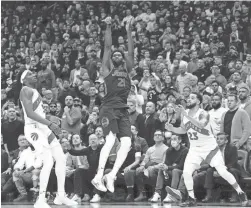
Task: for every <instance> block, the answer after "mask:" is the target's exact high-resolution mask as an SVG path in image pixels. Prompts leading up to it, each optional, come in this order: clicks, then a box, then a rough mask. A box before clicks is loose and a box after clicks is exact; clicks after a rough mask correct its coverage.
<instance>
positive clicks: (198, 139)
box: [166, 93, 248, 206]
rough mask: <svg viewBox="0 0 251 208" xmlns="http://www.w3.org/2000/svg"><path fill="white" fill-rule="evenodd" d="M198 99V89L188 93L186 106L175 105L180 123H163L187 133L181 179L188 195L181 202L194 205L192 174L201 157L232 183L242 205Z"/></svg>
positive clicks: (237, 187) (200, 99)
mask: <svg viewBox="0 0 251 208" xmlns="http://www.w3.org/2000/svg"><path fill="white" fill-rule="evenodd" d="M201 102H202V96H201V95H200V94H199V93H191V94H190V96H189V98H188V102H187V108H188V110H185V109H184V108H183V106H179V107H180V110H181V115H182V117H183V119H182V120H183V122H182V124H181V126H180V127H179V128H175V127H173V126H172V124H169V123H167V124H166V129H167V130H169V131H172V132H174V133H176V134H185V133H187V135H188V138H189V141H190V149H189V152H188V154H187V157H186V160H185V164H184V170H183V177H184V182H185V185H186V188H187V191H188V195H189V197H188V200H187V201H186V202H184V203H183V204H181V206H195V205H196V200H195V197H194V191H193V177H192V175H193V173H194V171H195V170H197V169H199V168H200V164H201V162H202V161H203V160H205V161H206V162H207V163H208V164H209V165H210V166H211V167H214V168H215V169H216V170H217V172H218V174H219V175H220V176H221V177H222V178H224V179H225V180H226V181H227V182H228V183H229V184H231V185H232V186H233V188H234V189H235V190H236V191H237V193H238V195H239V198H240V200H241V201H242V205H243V206H246V205H247V203H248V200H247V196H246V194H245V193H244V192H243V191H242V189H241V188H240V186H239V184H238V183H237V182H236V180H235V178H234V176H233V175H232V174H231V173H229V172H228V171H227V168H226V166H225V163H224V159H223V156H222V153H221V152H220V150H219V147H218V145H217V142H216V139H215V138H214V135H213V133H212V128H211V125H210V123H209V121H210V117H209V114H208V113H207V112H206V111H204V110H203V109H201V108H200V104H201Z"/></svg>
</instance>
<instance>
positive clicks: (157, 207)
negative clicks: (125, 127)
mask: <svg viewBox="0 0 251 208" xmlns="http://www.w3.org/2000/svg"><path fill="white" fill-rule="evenodd" d="M197 206H198V207H206V208H217V207H219V208H229V207H231V208H240V207H241V206H240V204H239V203H235V204H230V203H211V204H202V203H198V205H197ZM1 207H3V208H33V204H31V203H23V204H20V203H19V204H15V203H6V204H5V203H2V205H1ZM51 207H52V208H69V206H56V205H51ZM82 207H83V208H130V207H136V208H179V207H180V206H178V205H177V204H161V203H159V204H151V203H147V202H142V203H125V202H124V203H100V204H96V203H93V204H89V203H82V204H81V205H77V206H74V208H82ZM250 207H251V204H250Z"/></svg>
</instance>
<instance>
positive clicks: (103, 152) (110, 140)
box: [97, 132, 116, 177]
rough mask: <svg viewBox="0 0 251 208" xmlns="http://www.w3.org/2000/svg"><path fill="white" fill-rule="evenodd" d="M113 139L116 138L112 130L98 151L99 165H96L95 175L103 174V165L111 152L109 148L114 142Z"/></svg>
mask: <svg viewBox="0 0 251 208" xmlns="http://www.w3.org/2000/svg"><path fill="white" fill-rule="evenodd" d="M115 139H116V137H115V135H114V134H113V133H112V132H110V133H109V134H108V135H107V136H106V141H105V145H104V146H103V148H102V150H101V152H100V156H99V165H98V172H97V175H98V176H100V177H102V176H103V174H104V169H105V165H106V162H107V159H108V157H109V154H110V152H111V149H112V147H113V145H114V143H115Z"/></svg>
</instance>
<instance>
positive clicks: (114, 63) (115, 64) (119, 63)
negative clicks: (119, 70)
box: [112, 59, 123, 67]
mask: <svg viewBox="0 0 251 208" xmlns="http://www.w3.org/2000/svg"><path fill="white" fill-rule="evenodd" d="M112 62H113V65H114V66H116V67H118V66H120V65H121V64H122V63H123V61H122V59H121V60H118V61H114V60H112Z"/></svg>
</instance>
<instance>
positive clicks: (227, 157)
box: [202, 133, 241, 202]
mask: <svg viewBox="0 0 251 208" xmlns="http://www.w3.org/2000/svg"><path fill="white" fill-rule="evenodd" d="M227 137H228V135H226V134H225V133H218V134H217V143H218V145H219V148H220V151H221V152H222V155H223V156H224V161H225V165H226V167H227V170H228V171H229V172H230V173H232V174H233V176H234V177H235V179H236V181H237V183H239V181H240V176H241V171H240V166H239V164H238V152H237V148H236V147H235V146H233V145H231V144H229V143H228V138H227ZM217 177H219V175H218V173H217V172H216V171H215V169H214V168H211V167H209V168H208V169H207V173H206V179H205V188H206V190H207V195H206V197H205V198H204V199H203V200H202V201H203V202H210V201H212V192H213V188H214V187H215V183H216V181H215V178H217ZM217 181H218V180H217ZM223 181H224V180H223ZM217 183H218V182H217ZM233 193H234V194H235V192H233ZM236 197H237V196H236V195H233V196H232V197H231V199H230V202H236Z"/></svg>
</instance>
